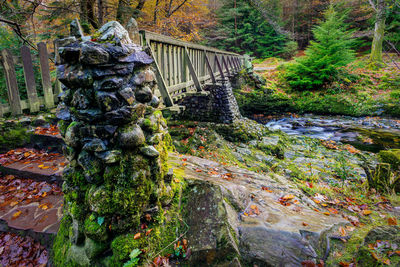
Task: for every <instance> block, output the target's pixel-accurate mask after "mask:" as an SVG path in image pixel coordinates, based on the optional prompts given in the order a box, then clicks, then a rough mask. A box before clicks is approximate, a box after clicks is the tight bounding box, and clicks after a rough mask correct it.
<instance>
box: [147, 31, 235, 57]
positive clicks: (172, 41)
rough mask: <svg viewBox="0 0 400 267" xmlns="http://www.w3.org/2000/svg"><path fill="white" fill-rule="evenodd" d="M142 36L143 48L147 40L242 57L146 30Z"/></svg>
mask: <svg viewBox="0 0 400 267" xmlns="http://www.w3.org/2000/svg"><path fill="white" fill-rule="evenodd" d="M139 33H140V35H141V36H142V40H141V42H142V46H144V45H146V44H147V43H146V40H153V41H158V42H162V43H166V44H173V45H177V46H183V47H185V46H186V47H188V48H193V49H198V50H206V51H208V52H214V53H219V54H225V55H234V56H241V55H239V54H236V53H232V52H228V51H224V50H220V49H217V48H214V47H209V46H205V45H199V44H195V43H191V42H186V41H181V40H178V39H175V38H173V37H169V36H165V35H162V34H159V33H155V32H150V31H146V30H140V31H139Z"/></svg>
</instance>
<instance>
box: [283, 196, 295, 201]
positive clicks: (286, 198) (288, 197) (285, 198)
mask: <svg viewBox="0 0 400 267" xmlns="http://www.w3.org/2000/svg"><path fill="white" fill-rule="evenodd" d="M293 198H294V195H286V196H284V197H283V198H282V199H283V200H286V201H288V200H291V199H293Z"/></svg>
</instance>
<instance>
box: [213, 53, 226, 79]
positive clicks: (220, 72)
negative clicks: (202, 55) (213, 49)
mask: <svg viewBox="0 0 400 267" xmlns="http://www.w3.org/2000/svg"><path fill="white" fill-rule="evenodd" d="M215 63H216V64H217V68H218V70H219V74H220V75H221V79H224V78H225V75H224V71H223V70H222V67H221V64H220V63H219V60H218V56H217V54H215Z"/></svg>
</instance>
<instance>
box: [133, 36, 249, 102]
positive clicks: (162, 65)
mask: <svg viewBox="0 0 400 267" xmlns="http://www.w3.org/2000/svg"><path fill="white" fill-rule="evenodd" d="M139 35H140V43H141V45H142V46H147V47H149V49H150V51H151V54H152V57H153V59H154V61H155V68H156V77H157V83H158V89H159V93H160V94H161V97H162V100H163V104H164V105H165V106H166V107H171V106H174V105H175V103H174V102H176V100H178V99H179V98H181V97H184V96H185V95H186V94H187V93H189V92H191V91H192V92H193V89H194V90H195V91H194V92H197V93H203V92H204V90H203V85H204V84H205V83H207V82H209V81H212V83H214V84H215V83H216V81H217V79H216V78H222V79H224V78H225V77H226V76H230V75H231V74H234V73H237V72H238V71H239V70H240V68H241V66H242V64H243V56H241V55H239V54H236V53H232V52H228V51H223V50H220V49H217V48H214V47H208V46H204V45H199V44H195V43H190V42H186V41H181V40H178V39H175V38H172V37H169V36H164V35H161V34H158V33H154V32H150V31H146V30H140V31H139Z"/></svg>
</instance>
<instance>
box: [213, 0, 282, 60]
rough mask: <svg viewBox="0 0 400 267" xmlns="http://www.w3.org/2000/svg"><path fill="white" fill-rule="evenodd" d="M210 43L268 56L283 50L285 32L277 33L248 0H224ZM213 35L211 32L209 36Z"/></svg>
mask: <svg viewBox="0 0 400 267" xmlns="http://www.w3.org/2000/svg"><path fill="white" fill-rule="evenodd" d="M217 17H218V23H217V26H216V29H215V31H214V32H213V33H209V35H212V36H214V37H212V38H211V41H209V44H210V45H213V46H216V47H218V48H220V49H224V50H230V51H233V52H237V53H247V54H249V55H252V56H256V57H258V58H267V57H271V56H276V55H278V54H280V53H282V50H283V48H284V46H285V41H286V38H285V36H283V35H281V34H278V33H276V32H275V30H274V29H273V28H272V27H271V26H270V25H269V24H268V22H267V21H266V20H265V19H264V18H263V17H262V15H261V13H260V11H259V10H257V9H256V8H254V7H253V6H251V5H250V3H249V1H245V0H223V4H222V6H221V7H220V8H219V9H218V11H217ZM209 37H210V36H209Z"/></svg>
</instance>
